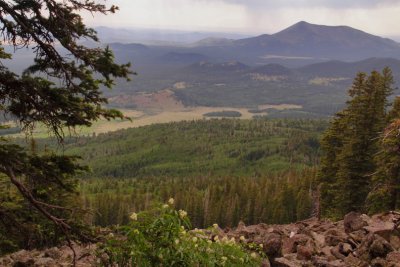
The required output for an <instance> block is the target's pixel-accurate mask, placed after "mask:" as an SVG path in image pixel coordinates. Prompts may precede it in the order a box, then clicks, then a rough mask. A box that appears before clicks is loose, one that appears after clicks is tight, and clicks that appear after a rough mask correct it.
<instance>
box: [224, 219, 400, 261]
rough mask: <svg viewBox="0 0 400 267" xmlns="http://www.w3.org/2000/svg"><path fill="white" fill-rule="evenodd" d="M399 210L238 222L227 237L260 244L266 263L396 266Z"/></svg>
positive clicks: (399, 256)
mask: <svg viewBox="0 0 400 267" xmlns="http://www.w3.org/2000/svg"><path fill="white" fill-rule="evenodd" d="M399 225H400V213H395V212H390V213H386V214H380V215H375V216H372V217H369V216H367V215H365V214H358V213H349V214H347V215H346V216H345V218H344V220H342V221H339V222H331V221H328V220H322V221H318V220H317V219H309V220H306V221H301V222H298V223H294V224H289V225H266V224H259V225H253V226H245V225H244V224H240V225H239V226H238V227H237V228H236V229H234V230H231V231H228V232H227V233H226V234H227V235H228V236H229V237H235V238H238V237H239V238H240V236H244V237H245V238H246V240H248V241H249V242H254V243H257V244H263V249H264V252H265V253H266V254H267V255H268V257H269V262H266V263H265V265H266V266H269V265H270V266H274V267H275V266H276V267H300V266H319V267H339V266H340V267H342V266H343V267H344V266H360V267H361V266H363V267H364V266H365V267H368V266H373V267H400V231H399V229H398V226H399Z"/></svg>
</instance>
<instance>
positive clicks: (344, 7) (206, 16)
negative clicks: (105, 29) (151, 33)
mask: <svg viewBox="0 0 400 267" xmlns="http://www.w3.org/2000/svg"><path fill="white" fill-rule="evenodd" d="M107 3H108V4H116V5H118V6H119V7H120V11H119V12H117V14H115V15H110V16H106V17H104V16H96V17H94V18H93V17H92V16H91V15H86V16H85V17H86V21H87V22H88V23H89V24H90V25H93V26H100V25H101V26H112V27H148V28H164V29H181V30H190V31H198V30H203V31H204V30H208V31H230V32H246V33H251V34H258V33H260V34H261V33H275V32H277V31H279V30H282V29H283V28H286V27H288V26H290V25H291V24H294V23H296V22H298V21H301V20H305V21H308V22H310V23H315V24H323V25H348V26H351V27H354V28H357V29H360V30H363V31H366V32H369V33H372V34H377V35H384V36H400V29H399V27H398V25H400V16H399V14H400V0H329V1H322V0H276V1H272V0H135V1H133V0H109V1H107Z"/></svg>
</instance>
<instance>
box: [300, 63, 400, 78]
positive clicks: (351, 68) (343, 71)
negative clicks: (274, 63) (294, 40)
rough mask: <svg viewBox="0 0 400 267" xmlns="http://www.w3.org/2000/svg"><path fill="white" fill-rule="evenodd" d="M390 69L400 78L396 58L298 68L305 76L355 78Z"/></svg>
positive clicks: (398, 64) (399, 64)
mask: <svg viewBox="0 0 400 267" xmlns="http://www.w3.org/2000/svg"><path fill="white" fill-rule="evenodd" d="M385 67H390V68H391V69H392V71H393V74H394V75H395V77H396V78H400V60H398V59H394V58H368V59H365V60H361V61H356V62H344V61H327V62H322V63H316V64H311V65H307V66H304V67H301V68H298V69H297V71H299V72H300V73H301V74H303V75H307V76H324V77H343V76H344V77H354V76H355V74H356V73H357V72H371V71H373V70H377V71H380V70H382V69H383V68H385Z"/></svg>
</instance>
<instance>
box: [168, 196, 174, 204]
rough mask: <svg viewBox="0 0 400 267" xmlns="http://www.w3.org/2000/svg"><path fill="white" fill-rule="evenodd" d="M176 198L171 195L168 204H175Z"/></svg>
mask: <svg viewBox="0 0 400 267" xmlns="http://www.w3.org/2000/svg"><path fill="white" fill-rule="evenodd" d="M174 202H175V200H174V199H173V198H172V197H171V198H170V199H168V204H170V205H174Z"/></svg>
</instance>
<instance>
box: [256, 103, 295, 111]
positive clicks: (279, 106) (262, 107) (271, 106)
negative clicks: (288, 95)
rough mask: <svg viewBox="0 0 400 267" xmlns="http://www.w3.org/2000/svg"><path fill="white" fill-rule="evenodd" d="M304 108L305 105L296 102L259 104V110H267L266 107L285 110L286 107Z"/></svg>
mask: <svg viewBox="0 0 400 267" xmlns="http://www.w3.org/2000/svg"><path fill="white" fill-rule="evenodd" d="M302 108H303V106H301V105H294V104H279V105H270V104H264V105H259V106H258V109H259V110H266V109H276V110H285V109H302Z"/></svg>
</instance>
